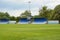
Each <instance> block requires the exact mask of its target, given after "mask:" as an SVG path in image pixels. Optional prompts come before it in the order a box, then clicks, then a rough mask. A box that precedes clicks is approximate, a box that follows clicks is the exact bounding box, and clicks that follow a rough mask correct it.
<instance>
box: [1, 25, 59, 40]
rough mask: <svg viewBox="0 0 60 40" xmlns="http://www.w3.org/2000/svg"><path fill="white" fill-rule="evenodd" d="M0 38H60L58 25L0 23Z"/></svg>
mask: <svg viewBox="0 0 60 40" xmlns="http://www.w3.org/2000/svg"><path fill="white" fill-rule="evenodd" d="M0 40H60V25H59V24H53V25H52V24H43V25H38V24H36V25H34V24H0Z"/></svg>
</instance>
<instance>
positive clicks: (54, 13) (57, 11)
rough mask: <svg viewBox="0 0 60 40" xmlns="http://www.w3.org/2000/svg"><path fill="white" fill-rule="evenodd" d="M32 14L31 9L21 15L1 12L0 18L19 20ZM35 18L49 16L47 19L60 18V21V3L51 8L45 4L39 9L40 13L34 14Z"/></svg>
mask: <svg viewBox="0 0 60 40" xmlns="http://www.w3.org/2000/svg"><path fill="white" fill-rule="evenodd" d="M28 16H32V15H31V11H28V10H26V11H25V12H23V13H22V14H21V15H20V16H18V17H14V16H10V15H9V13H8V12H0V19H4V18H6V19H9V20H14V21H17V22H18V21H19V19H20V18H27V17H28ZM32 17H33V18H47V20H59V22H60V5H57V6H56V7H55V8H54V9H49V8H48V7H47V6H43V7H42V9H39V15H35V16H32Z"/></svg>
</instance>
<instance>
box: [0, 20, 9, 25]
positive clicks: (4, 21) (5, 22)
mask: <svg viewBox="0 0 60 40" xmlns="http://www.w3.org/2000/svg"><path fill="white" fill-rule="evenodd" d="M8 22H9V20H8V19H0V24H7V23H8Z"/></svg>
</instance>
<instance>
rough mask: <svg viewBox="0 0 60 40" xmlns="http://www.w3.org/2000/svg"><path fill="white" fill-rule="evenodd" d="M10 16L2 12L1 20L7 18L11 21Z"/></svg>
mask: <svg viewBox="0 0 60 40" xmlns="http://www.w3.org/2000/svg"><path fill="white" fill-rule="evenodd" d="M9 17H10V15H9V14H8V13H7V12H5V13H4V12H0V19H3V18H7V19H9Z"/></svg>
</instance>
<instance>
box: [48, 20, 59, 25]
mask: <svg viewBox="0 0 60 40" xmlns="http://www.w3.org/2000/svg"><path fill="white" fill-rule="evenodd" d="M48 24H59V21H58V20H49V21H48Z"/></svg>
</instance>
